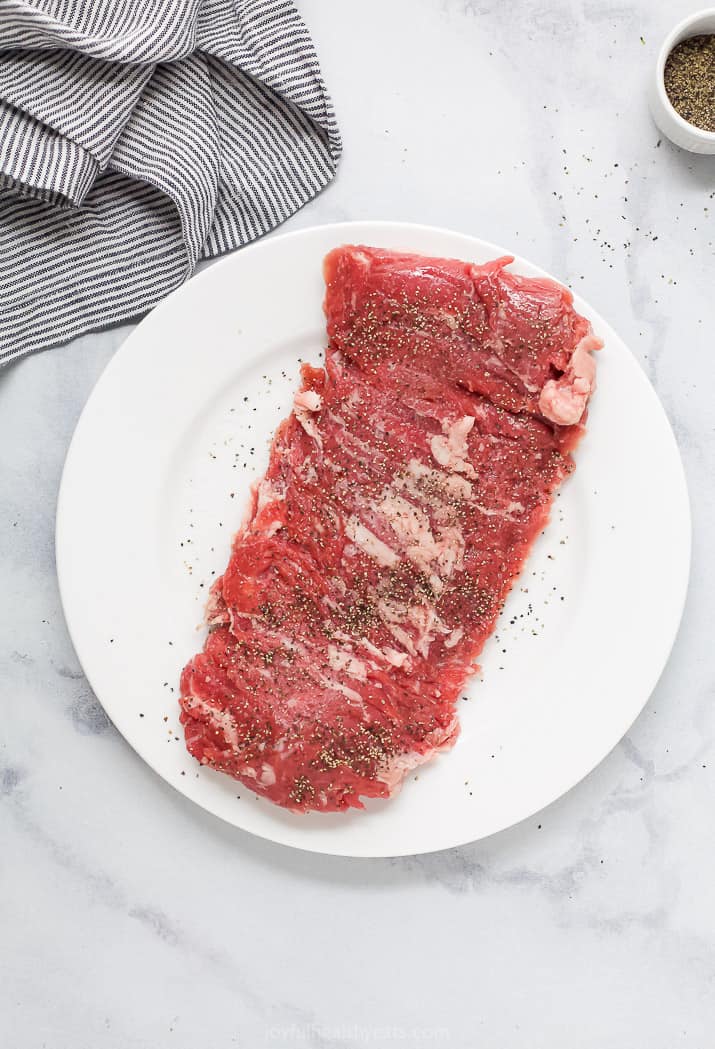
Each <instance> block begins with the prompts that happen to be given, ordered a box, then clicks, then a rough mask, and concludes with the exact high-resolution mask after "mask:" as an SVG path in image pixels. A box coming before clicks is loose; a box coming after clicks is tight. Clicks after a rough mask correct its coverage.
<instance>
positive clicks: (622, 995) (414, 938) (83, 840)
mask: <svg viewBox="0 0 715 1049" xmlns="http://www.w3.org/2000/svg"><path fill="white" fill-rule="evenodd" d="M300 7H301V10H302V12H303V14H304V16H305V18H306V20H307V21H308V24H309V26H310V28H311V30H312V32H313V34H314V37H315V40H316V43H317V45H318V49H319V52H320V55H321V58H322V62H323V68H324V73H325V78H326V81H327V82H328V84H329V85H330V86H331V89H332V92H333V95H334V99H335V103H336V107H337V110H338V115H339V118H340V121H341V125H342V129H343V134H344V140H345V156H344V160H343V162H342V166H341V169H340V173H339V176H338V178H337V180H336V182H335V183H334V184H333V185H332V186H331V187H330V188H329V189H328V190H327V191H326V192H325V193H324V194H323V195H322V196H321V197H320V198H319V199H318V200H316V201H315V202H313V203H312V204H311V205H310V206H308V207H307V208H305V209H304V211H303V212H301V213H300V214H299V215H297V216H296V217H295V218H294V219H293V220H291V222H290V223H288V224H287V225H288V227H289V228H294V229H295V228H298V227H301V226H307V225H312V224H314V223H322V222H328V221H335V220H342V219H357V218H384V219H398V220H409V221H417V222H424V223H431V224H435V225H441V226H448V227H453V228H455V229H459V230H464V231H465V232H468V233H472V234H475V235H478V236H480V237H482V238H485V239H487V240H492V241H495V242H496V243H499V244H503V245H506V246H507V247H513V248H514V249H515V250H517V251H519V252H521V253H522V254H524V255H526V256H527V257H529V258H531V259H532V260H533V261H535V262H537V263H538V264H540V265H542V266H543V267H545V268H546V269H547V270H549V271H551V272H552V273H554V274H556V275H558V276H560V277H561V278H562V279H563V280H565V281H567V282H569V283H570V284H572V286H573V287H575V288H577V289H578V290H579V291H582V292H583V293H584V294H585V295H586V297H587V298H588V299H589V301H590V302H591V303H592V304H593V305H594V306H595V307H596V309H598V310H599V311H600V312H602V313H603V314H604V316H606V317H607V318H608V319H609V320H610V321H611V322H612V324H613V325H614V327H615V328H616V329H617V330H618V331H619V332H620V334H621V335H622V336H623V337H624V338H625V339H626V341H627V342H628V343H629V344H630V346H631V347H632V349H633V351H634V353H635V354H636V356H637V357H638V359H639V361H640V362H641V364H642V366H643V368H644V369H645V370H646V372H647V373H648V375H649V377H650V379H651V380H652V382H653V383H654V385H655V387H656V389H657V390H658V393H659V395H660V397H661V399H662V401H663V404H664V406H665V409H666V411H667V413H668V415H669V417H670V419H671V422H672V424H673V427H674V429H675V432H676V435H677V438H678V441H679V444H680V448H681V450H682V454H683V458H684V461H685V467H686V471H687V474H688V480H689V484H690V490H691V497H692V505H693V518H694V552H693V558H694V570H693V578H692V584H691V588H690V593H689V598H688V602H687V607H686V611H685V617H684V620H683V625H682V628H681V631H680V636H679V638H678V641H677V643H676V646H675V649H674V652H673V655H672V658H671V660H670V663H669V665H668V667H667V669H666V671H665V673H664V675H663V677H662V680H661V681H660V684H659V685H658V687H657V689H656V691H655V693H654V694H653V696H652V698H651V701H650V702H649V704H648V706H647V707H646V709H645V711H644V712H643V714H642V715H641V717H640V718H639V719H638V721H637V723H636V724H635V725H634V726H633V728H632V729H631V731H630V732H629V734H628V735H627V737H626V738H625V739H624V740H623V741H622V742H621V743H620V744H619V745H618V746H617V747H616V748H615V750H614V751H613V752H612V753H611V755H610V756H609V757H608V758H607V759H606V760H605V761H604V762H603V763H602V764H601V765H600V767H599V768H598V769H597V770H596V771H595V772H594V773H593V774H592V775H590V776H589V777H588V778H587V780H586V781H585V782H583V783H582V784H581V785H580V786H578V787H577V788H576V789H574V790H573V791H571V793H570V794H569V795H568V796H566V797H565V798H563V799H562V800H561V801H559V802H558V803H556V804H555V805H553V806H551V807H550V808H549V809H548V810H546V811H545V812H543V813H542V814H540V815H539V816H538V817H537V818H534V819H532V820H529V821H527V822H526V823H525V824H523V825H520V826H518V827H516V828H514V829H512V830H510V831H507V832H505V833H502V834H500V835H498V836H496V837H494V838H492V839H489V840H486V841H483V842H480V843H478V844H475V845H472V846H469V847H466V848H461V849H457V850H453V851H449V852H444V853H440V854H436V855H431V856H425V857H421V858H414V859H401V860H380V861H377V860H374V861H373V860H366V861H351V860H345V859H337V858H330V857H319V856H314V855H308V854H303V853H299V852H293V851H289V850H287V849H283V848H280V847H278V846H273V845H270V844H267V843H265V842H263V841H259V840H257V839H254V838H252V837H250V836H248V835H246V834H244V833H241V832H239V831H237V830H234V829H232V828H230V827H228V826H224V825H223V824H221V823H219V822H218V821H217V820H216V819H214V818H213V817H211V816H209V815H207V814H206V813H205V812H203V811H201V810H199V809H198V808H197V807H195V806H194V805H192V804H191V803H190V802H188V801H187V800H185V799H184V798H182V797H180V796H179V795H178V794H176V793H175V792H174V791H173V790H171V788H169V787H168V786H166V785H165V784H164V783H163V782H162V781H161V780H159V779H158V777H156V776H155V775H154V774H153V773H152V772H151V771H150V770H149V769H148V768H147V767H146V766H145V765H143V764H142V762H141V761H140V760H139V758H137V756H136V755H135V754H134V753H133V751H132V750H131V749H130V747H129V746H128V745H127V744H126V743H125V742H124V741H123V739H122V738H121V737H120V736H119V735H118V733H117V732H116V731H115V730H114V729H113V727H112V726H111V724H110V723H109V722H108V720H107V718H106V716H105V714H104V713H103V711H102V708H101V707H100V705H99V704H98V702H97V700H96V699H95V698H94V696H93V694H92V693H91V691H90V689H89V687H88V685H87V683H86V681H85V679H84V678H83V675H82V673H81V671H80V668H79V666H78V663H77V659H76V656H75V654H74V652H73V649H72V645H71V643H70V640H69V638H68V636H67V631H66V628H65V625H64V622H63V617H62V611H61V608H60V603H59V597H58V592H57V581H56V577H55V569H54V560H53V528H54V514H55V501H56V496H57V489H58V485H59V478H60V471H61V468H62V463H63V460H64V456H65V453H66V450H67V445H68V442H69V440H70V436H71V434H72V430H73V428H74V425H75V423H76V421H77V418H78V416H79V413H80V411H81V409H82V406H83V404H84V402H85V400H86V398H87V396H88V394H89V392H90V390H91V389H92V386H93V384H94V382H95V380H96V379H97V377H98V375H99V374H100V372H101V371H102V369H103V367H104V365H105V364H106V362H107V361H108V360H109V358H110V357H111V356H112V354H113V353H114V352H115V350H116V349H117V347H118V346H119V345H120V344H121V342H122V340H123V339H124V338H125V337H126V335H127V332H128V331H129V330H130V329H129V327H128V326H125V327H122V328H118V329H115V330H113V331H110V332H105V333H102V334H95V335H89V336H86V337H84V338H81V339H77V340H76V341H74V342H73V343H71V344H70V345H67V346H63V347H61V348H58V349H55V350H51V351H48V352H45V353H42V354H39V355H36V356H34V357H32V358H29V359H26V360H23V361H21V362H19V363H17V364H15V365H12V366H10V367H9V368H7V369H6V370H5V371H3V372H2V374H0V459H1V460H2V474H1V476H2V499H1V500H0V536H1V537H2V538H1V539H0V545H1V548H2V557H1V559H0V587H1V591H2V595H3V600H2V602H0V620H1V622H2V626H1V636H2V639H3V643H2V645H1V646H0V661H1V662H2V680H3V690H2V691H3V696H4V700H3V704H2V722H3V723H2V731H0V833H1V834H2V839H1V840H2V850H1V853H0V945H1V950H2V953H1V957H2V963H1V964H2V979H0V1041H1V1042H2V1044H3V1045H6V1046H8V1047H12V1049H38V1047H41V1046H47V1047H50V1049H110V1047H111V1049H114V1047H118V1046H121V1047H122V1049H144V1047H151V1049H159V1047H164V1046H167V1047H173V1049H194V1047H196V1046H246V1047H248V1049H264V1047H271V1046H277V1047H284V1046H294V1045H295V1046H305V1047H308V1049H323V1047H327V1046H348V1047H358V1046H390V1045H393V1044H397V1045H409V1046H411V1047H417V1049H419V1047H422V1046H447V1047H449V1049H482V1047H483V1049H541V1047H543V1049H560V1047H563V1049H574V1047H577V1049H640V1047H641V1046H646V1045H647V1046H648V1047H649V1049H672V1047H674V1046H681V1045H682V1046H692V1047H693V1049H706V1047H708V1046H711V1045H712V1044H713V1030H715V993H714V992H715V833H714V832H713V790H714V786H715V753H714V752H713V735H714V731H715V712H714V711H715V708H714V706H713V702H712V700H713V690H714V688H715V684H714V678H715V661H714V660H713V656H712V621H713V611H714V609H713V599H712V595H713V594H714V593H715V556H713V553H712V541H711V540H708V539H707V536H708V535H709V534H712V530H713V527H715V486H714V485H713V474H714V469H715V398H714V397H713V389H715V354H713V352H712V320H713V312H712V310H713V290H712V289H713V273H714V272H715V268H714V266H713V254H714V252H713V235H714V232H715V220H714V218H713V213H714V212H715V158H697V157H693V156H690V155H688V154H684V153H681V152H679V151H678V150H676V149H674V148H673V147H671V146H670V145H669V143H668V142H667V141H662V142H661V141H660V140H659V135H658V133H657V131H656V130H655V128H654V126H653V125H652V124H651V122H650V119H649V116H648V112H647V108H646V101H645V81H646V78H647V74H648V71H649V69H650V65H651V63H652V61H653V58H654V54H655V51H656V49H657V47H658V44H659V41H660V39H661V38H662V37H663V36H664V35H665V33H666V31H667V30H668V29H669V28H670V26H671V24H672V23H673V22H674V21H675V20H676V19H678V18H680V17H683V16H685V15H686V14H688V13H689V12H690V11H691V10H692V9H693V4H692V3H690V2H688V0H667V2H665V0H657V2H655V0H611V2H601V0H548V2H547V0H522V2H521V3H517V2H516V0H511V2H505V0H391V2H390V3H385V2H384V0H382V2H378V0H362V2H361V3H360V4H357V3H348V2H347V0H335V2H333V3H330V4H329V3H326V2H325V0H301V3H300ZM624 454H628V450H627V449H624ZM634 468H637V464H634ZM664 556H666V557H667V551H664ZM654 570H657V566H654ZM594 658H607V654H603V653H598V652H595V653H594Z"/></svg>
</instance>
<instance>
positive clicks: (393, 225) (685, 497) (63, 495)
mask: <svg viewBox="0 0 715 1049" xmlns="http://www.w3.org/2000/svg"><path fill="white" fill-rule="evenodd" d="M366 227H370V228H371V229H375V228H378V229H380V230H383V231H386V230H394V231H395V232H396V234H400V235H401V234H405V235H407V236H409V234H410V233H411V232H415V233H418V232H419V233H423V234H428V235H438V236H445V237H448V238H455V237H457V238H460V239H461V240H464V241H465V242H469V241H471V242H473V243H474V244H478V245H479V246H480V248H481V249H482V250H486V251H489V252H491V253H493V257H494V258H498V257H503V256H509V257H511V258H513V260H514V266H515V268H516V271H517V272H518V270H519V266H520V264H525V265H526V266H528V267H529V268H530V269H531V270H532V271H534V272H536V273H537V274H538V275H539V276H543V277H546V278H548V279H550V280H553V281H556V283H558V284H560V285H561V286H563V287H568V286H567V285H566V284H565V282H564V281H562V280H560V279H559V278H557V277H555V276H553V275H552V274H551V273H549V272H548V271H547V270H545V269H543V267H541V266H539V265H538V264H536V263H533V262H532V261H531V260H530V259H528V258H526V257H525V256H522V255H520V254H515V253H513V252H511V251H509V250H506V249H504V248H502V247H501V246H500V245H498V244H494V243H493V242H491V241H488V240H484V239H482V238H481V237H478V236H475V235H473V234H471V233H464V232H461V231H459V230H455V229H451V228H449V227H441V226H434V225H430V224H425V223H414V222H402V221H391V220H387V219H374V220H373V219H354V220H350V221H346V222H330V223H318V224H313V225H310V226H306V227H302V228H300V229H297V230H291V231H288V232H282V233H272V234H269V235H267V236H265V237H262V238H261V239H260V240H259V241H256V242H254V243H252V244H249V245H247V246H246V247H244V248H242V249H240V250H239V251H234V252H231V253H228V254H227V255H224V256H223V257H222V258H220V259H218V260H217V261H215V262H214V263H213V264H212V265H210V266H207V267H205V268H203V269H202V270H201V271H200V272H199V273H196V274H194V276H192V277H191V278H190V279H189V280H188V281H185V282H184V283H183V284H181V285H180V286H179V287H178V288H176V289H175V290H174V291H172V292H171V293H170V294H169V295H167V296H166V297H165V298H164V299H162V300H161V301H160V302H159V303H157V304H156V306H155V307H154V308H153V309H152V310H150V311H149V313H147V314H146V315H145V316H144V317H142V319H141V320H140V321H139V323H138V324H137V325H136V326H135V327H134V328H133V329H132V331H131V332H130V333H129V334H128V336H127V338H126V339H125V340H124V341H123V342H122V343H121V345H120V346H119V347H118V349H117V350H116V352H115V353H114V354H113V355H112V357H111V358H110V360H109V361H108V362H107V364H106V365H105V367H104V368H103V369H102V371H101V372H100V374H99V376H98V377H97V380H96V382H95V383H94V385H93V387H92V390H91V391H90V393H89V395H88V397H87V399H86V401H85V403H84V405H83V407H82V410H81V412H80V415H79V417H78V419H77V421H76V423H75V427H74V430H73V433H72V437H71V439H70V442H69V444H68V447H67V453H66V456H65V461H64V464H63V468H62V473H61V477H60V484H59V488H58V494H57V501H56V517H55V530H54V541H55V563H56V572H57V580H58V588H59V593H60V601H61V605H62V611H63V615H64V619H65V623H66V626H67V631H68V634H69V637H70V640H71V642H72V645H73V648H74V650H75V653H76V656H77V659H78V661H79V663H80V666H81V667H82V671H83V673H84V675H85V677H86V678H87V681H88V683H89V685H90V687H91V688H92V691H93V692H94V694H95V696H96V698H97V700H98V702H99V703H100V704H101V705H102V709H103V710H105V712H106V713H107V716H108V717H109V718H110V720H111V721H112V724H113V725H114V727H115V728H116V729H117V731H118V732H119V734H120V735H121V736H122V738H123V739H124V740H125V741H126V742H127V743H128V744H129V746H130V747H131V749H132V750H133V751H134V752H135V754H136V755H137V756H138V757H139V758H140V759H141V760H142V761H143V762H144V763H145V764H146V765H147V766H148V767H149V768H150V769H151V770H152V772H153V773H155V774H156V775H157V776H158V777H160V778H161V779H162V780H163V781H164V782H165V783H166V784H167V785H168V786H170V787H172V788H173V789H174V790H176V791H177V792H178V793H179V794H181V795H183V796H184V797H185V798H186V799H187V800H188V801H190V802H192V803H193V804H196V805H198V806H199V807H200V808H201V809H203V810H204V811H205V812H208V813H209V814H210V815H212V816H213V817H215V818H217V819H220V820H221V821H222V822H224V823H226V824H228V825H229V826H232V827H235V828H236V829H237V830H239V831H242V832H243V833H247V834H250V835H252V836H253V837H256V838H259V839H261V840H263V841H267V842H270V843H271V844H273V845H279V846H281V847H284V848H292V849H297V850H299V851H302V852H307V853H311V854H315V855H334V856H342V857H349V858H354V859H367V858H373V859H374V858H395V857H398V856H415V855H429V854H431V853H436V852H442V851H446V850H447V849H451V848H461V847H464V846H465V845H468V844H472V843H476V842H477V841H485V840H488V839H489V838H491V837H493V836H494V835H496V834H501V833H503V832H504V831H506V830H509V829H511V828H513V827H518V826H520V825H521V824H522V823H524V822H526V821H527V820H529V819H533V818H534V817H535V816H536V815H538V814H539V813H542V812H544V811H545V810H546V809H547V808H549V807H550V806H551V805H553V804H554V803H555V802H556V801H558V800H559V799H560V798H562V797H564V796H565V795H566V794H568V793H569V792H570V791H571V790H573V789H574V788H575V787H576V786H578V785H579V784H580V783H582V782H583V780H585V779H586V778H587V777H588V776H590V775H591V773H592V772H593V771H594V770H595V769H596V768H597V767H598V766H599V765H600V764H601V763H602V762H603V761H605V759H606V758H607V757H608V756H609V755H610V754H611V753H612V751H613V750H614V749H615V748H616V747H617V746H618V744H619V743H620V742H621V740H622V739H623V737H624V736H625V735H626V734H627V733H628V731H629V730H630V728H631V727H632V726H633V724H635V722H636V721H637V720H638V718H639V717H640V716H641V714H642V713H643V710H644V709H645V707H646V706H647V704H648V702H649V700H650V698H651V696H652V694H653V692H654V690H655V688H656V687H657V685H658V682H659V681H660V678H661V677H662V675H663V672H664V670H665V668H666V666H667V664H668V661H669V659H670V657H671V654H672V651H673V648H674V646H675V642H676V640H677V638H678V634H679V631H680V628H681V625H682V618H683V613H684V610H685V605H686V601H687V596H688V592H689V582H690V575H691V569H692V511H691V501H690V493H689V490H688V482H687V475H686V472H685V467H684V464H683V459H682V455H681V453H680V447H679V445H678V441H677V439H676V436H675V433H674V430H673V427H672V425H671V422H670V419H669V417H668V414H667V412H666V410H665V407H664V405H663V402H662V401H661V399H660V397H659V396H658V393H657V391H656V390H655V387H654V386H653V384H652V383H651V381H650V379H649V377H648V375H647V374H646V372H645V370H644V369H643V367H642V365H641V363H640V361H639V360H638V358H637V357H636V355H635V354H634V353H633V351H632V350H631V348H630V346H629V345H628V343H627V342H626V341H625V340H624V339H622V338H621V337H620V336H619V335H618V333H617V332H616V331H615V329H614V328H613V326H612V325H611V324H610V323H609V322H607V321H606V320H605V319H604V318H603V316H602V315H601V313H600V312H599V311H598V310H595V309H594V308H593V307H592V306H591V305H590V304H589V303H588V301H587V300H585V299H583V298H582V297H581V296H580V295H579V294H578V293H576V292H575V291H573V289H570V288H569V291H570V292H571V294H572V295H573V298H574V303H575V305H576V308H577V309H580V308H581V307H584V306H585V307H586V310H587V312H588V313H590V314H593V315H594V316H595V317H597V318H598V321H599V324H601V325H602V329H603V331H602V333H603V334H604V335H605V336H606V338H607V336H608V335H609V334H612V335H613V336H614V337H615V338H616V339H617V340H618V342H619V343H620V344H621V345H622V347H623V348H624V349H625V350H626V352H627V356H628V357H629V358H630V363H631V364H632V365H634V366H635V367H636V368H637V369H638V371H639V373H640V377H641V379H642V380H643V382H644V390H645V389H647V390H648V392H649V395H650V397H651V400H652V401H653V402H654V404H655V406H656V409H657V411H659V413H660V415H661V416H662V421H663V422H664V423H665V426H666V429H667V433H668V436H669V438H670V440H671V442H672V445H673V448H674V451H675V453H676V455H675V460H676V461H677V480H678V486H679V488H680V493H679V498H678V499H677V500H676V501H675V504H676V505H677V506H678V515H679V516H680V518H681V527H682V531H683V536H682V540H683V545H682V548H681V550H680V553H679V557H680V560H681V567H680V578H679V582H678V587H679V593H678V597H677V602H676V601H673V599H672V598H671V600H670V604H671V619H672V628H671V630H670V631H669V633H670V634H671V638H670V642H669V644H668V645H667V646H665V645H664V646H663V649H662V652H661V655H660V659H658V660H653V661H652V664H651V666H652V668H653V669H652V672H651V674H650V675H649V679H650V684H649V685H648V686H647V688H645V689H644V697H643V700H642V703H641V704H640V706H639V707H638V709H637V711H636V712H635V714H633V715H632V716H631V714H630V713H629V715H628V718H627V721H626V723H625V727H623V728H622V730H619V732H620V734H619V735H618V737H617V738H616V739H615V740H614V742H613V743H612V744H611V745H610V746H609V747H608V749H607V750H606V751H605V752H604V753H603V754H601V756H600V757H597V758H596V760H594V761H592V762H591V763H590V764H589V767H587V768H584V769H583V771H581V772H580V773H579V775H578V776H577V778H575V779H574V780H573V781H572V782H570V783H569V785H568V786H566V787H564V788H562V789H560V790H559V791H558V793H556V794H555V795H554V796H553V797H552V798H551V799H550V800H549V801H547V802H545V803H544V804H543V805H540V806H539V807H538V808H536V809H534V810H533V811H530V812H529V813H527V814H525V815H524V816H523V817H520V818H519V819H516V820H511V821H510V822H508V823H505V824H504V825H503V826H500V827H497V828H495V829H493V830H491V831H489V832H488V833H485V834H477V835H476V836H475V835H474V834H471V833H467V835H466V836H461V835H460V836H458V837H455V840H453V841H451V842H450V843H448V844H439V845H437V846H435V847H434V848H415V849H410V850H409V851H404V850H402V849H401V850H399V851H389V850H388V851H386V850H384V849H378V850H376V851H372V850H366V849H361V850H360V851H358V852H356V851H352V850H351V849H349V848H340V847H337V848H335V847H327V846H326V845H324V844H323V843H312V842H309V841H308V842H306V843H304V844H299V843H295V842H294V841H286V840H281V838H280V837H279V836H273V835H269V834H264V833H262V832H261V831H260V830H257V829H254V828H248V827H245V826H242V825H241V824H240V823H238V822H236V821H235V820H233V819H231V818H230V817H229V816H228V815H225V814H222V813H220V812H217V811H216V810H215V809H214V808H212V807H211V806H210V804H207V803H205V802H204V801H203V800H201V799H200V798H197V797H195V796H193V795H192V794H191V793H190V792H189V791H188V790H186V789H183V785H182V783H179V782H174V781H173V780H171V779H168V778H167V777H166V775H165V774H164V773H163V772H162V771H161V770H160V768H158V767H157V765H156V764H155V762H154V761H153V760H152V759H151V757H150V756H148V755H147V754H145V753H143V752H142V749H141V747H140V745H138V741H137V742H135V741H134V740H132V739H130V738H129V737H128V736H127V735H126V734H125V733H124V731H122V729H121V728H119V726H118V725H117V724H116V722H115V721H114V719H113V718H112V716H111V714H110V713H109V711H107V710H106V708H105V707H104V703H103V702H102V699H101V696H100V695H99V693H98V691H97V690H96V689H95V686H94V684H93V682H92V677H91V675H90V673H88V671H87V668H86V666H85V661H84V660H83V658H82V655H81V652H80V648H81V647H82V646H81V644H78V641H77V637H76V631H75V629H74V627H73V622H72V616H71V614H70V613H69V612H68V604H69V602H68V598H67V595H68V593H69V586H68V583H67V579H68V573H67V571H66V563H65V557H64V554H63V552H62V551H63V548H64V547H63V533H64V531H65V524H64V522H65V517H66V512H67V511H66V505H67V501H68V497H67V488H68V484H66V478H67V477H69V476H70V472H71V470H72V468H73V462H74V458H75V456H76V454H77V452H76V449H77V447H79V444H80V441H81V439H82V430H83V424H85V425H86V418H87V415H88V407H89V405H90V402H91V401H92V399H93V398H94V396H95V393H96V392H97V390H98V389H99V387H100V385H101V384H103V383H104V382H106V381H108V377H109V379H111V374H112V371H113V370H114V368H115V367H118V366H119V365H118V364H117V362H118V361H119V360H120V358H121V356H122V355H123V354H124V353H125V351H126V348H127V347H131V345H132V343H133V341H135V340H136V338H141V334H139V335H138V334H137V333H140V332H141V329H142V326H143V325H144V324H145V323H146V322H147V320H148V319H149V318H150V317H155V316H156V315H157V314H159V315H161V314H164V313H165V312H169V311H170V310H171V308H172V304H173V302H174V300H175V299H176V298H179V297H181V296H182V295H183V294H185V293H186V289H187V288H188V287H189V286H191V287H192V290H193V289H195V288H196V286H197V285H198V284H200V283H202V282H204V281H205V280H207V279H209V274H211V273H213V272H214V271H215V270H216V269H217V268H219V267H224V268H226V267H229V266H231V265H233V264H234V263H235V260H236V259H239V258H244V257H245V256H246V254H247V253H248V254H252V253H257V252H263V251H266V250H270V249H271V247H272V246H273V245H275V244H276V243H282V242H285V241H288V240H295V239H301V238H306V239H309V238H310V237H311V236H313V235H315V234H316V233H320V234H321V235H330V234H333V233H334V234H335V235H336V236H338V237H340V236H341V235H342V241H341V242H342V243H346V242H348V240H349V233H350V231H351V230H357V229H365V228H366ZM337 243H338V241H336V244H337ZM212 279H213V278H212ZM604 341H605V340H604ZM187 786H188V784H187ZM368 818H369V817H368Z"/></svg>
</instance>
